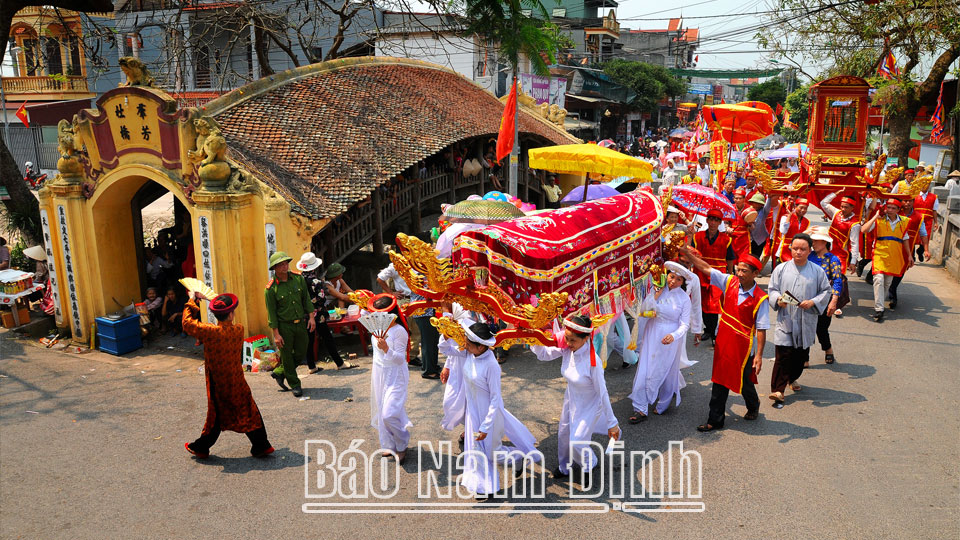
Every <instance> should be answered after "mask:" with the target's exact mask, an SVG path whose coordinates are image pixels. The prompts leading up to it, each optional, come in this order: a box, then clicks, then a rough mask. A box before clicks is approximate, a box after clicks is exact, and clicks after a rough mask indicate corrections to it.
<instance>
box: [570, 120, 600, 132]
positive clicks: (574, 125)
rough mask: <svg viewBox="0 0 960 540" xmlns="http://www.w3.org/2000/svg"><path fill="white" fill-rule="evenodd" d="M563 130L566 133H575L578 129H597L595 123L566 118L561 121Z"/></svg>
mask: <svg viewBox="0 0 960 540" xmlns="http://www.w3.org/2000/svg"><path fill="white" fill-rule="evenodd" d="M563 129H565V130H567V131H576V130H578V129H597V123H596V122H591V121H589V120H580V119H579V118H571V117H569V116H568V117H566V118H564V119H563Z"/></svg>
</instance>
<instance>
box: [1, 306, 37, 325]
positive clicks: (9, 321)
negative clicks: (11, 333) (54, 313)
mask: <svg viewBox="0 0 960 540" xmlns="http://www.w3.org/2000/svg"><path fill="white" fill-rule="evenodd" d="M19 310H20V311H18V312H17V315H18V316H19V317H20V324H27V323H28V322H30V310H28V309H27V308H25V307H21V308H19ZM0 317H2V318H3V327H4V328H13V327H14V324H13V313H12V312H10V311H8V310H3V312H2V315H0Z"/></svg>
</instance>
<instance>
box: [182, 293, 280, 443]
mask: <svg viewBox="0 0 960 540" xmlns="http://www.w3.org/2000/svg"><path fill="white" fill-rule="evenodd" d="M200 299H205V298H204V297H203V295H201V294H200V293H194V298H191V299H190V301H189V302H187V305H186V307H184V308H183V331H184V332H186V333H187V334H190V335H191V336H194V337H196V338H197V339H198V340H199V341H200V342H201V343H203V367H204V375H205V377H206V382H207V421H206V422H205V423H204V424H203V431H201V432H200V438H198V439H197V440H195V441H193V442H192V443H186V444H185V445H184V446H185V447H186V449H187V452H190V453H191V454H193V455H195V456H197V458H199V459H205V458H207V457H209V456H210V447H211V446H213V444H214V443H216V442H217V438H219V437H220V432H221V431H222V430H228V431H236V432H238V433H244V434H246V435H247V438H248V439H250V444H251V445H252V446H251V448H250V454H251V455H253V456H254V457H263V456H266V455H268V454H270V453H272V452H273V446H270V441H269V440H267V430H266V429H265V428H264V427H263V418H262V417H261V416H260V409H258V408H257V404H256V402H254V401H253V395H252V394H251V393H250V387H249V386H248V385H247V381H246V379H244V376H243V361H242V354H243V338H244V332H243V326H242V325H239V324H234V322H233V320H234V315H235V313H234V311H235V310H236V309H237V302H238V301H237V297H236V296H235V295H233V294H221V295H219V296H217V297H216V298H214V299H213V300H212V301H211V302H210V311H212V312H213V315H214V317H216V318H217V324H210V323H203V322H200V306H199V305H198V304H199V302H198V300H200Z"/></svg>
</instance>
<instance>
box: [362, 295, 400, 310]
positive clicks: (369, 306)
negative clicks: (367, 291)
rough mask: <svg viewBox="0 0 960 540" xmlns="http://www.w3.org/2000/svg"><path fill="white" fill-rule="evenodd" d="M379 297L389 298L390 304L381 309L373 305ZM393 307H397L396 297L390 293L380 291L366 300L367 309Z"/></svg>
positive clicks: (389, 308)
mask: <svg viewBox="0 0 960 540" xmlns="http://www.w3.org/2000/svg"><path fill="white" fill-rule="evenodd" d="M381 298H389V299H390V300H391V302H390V305H389V306H387V307H385V308H383V309H378V308H375V307H373V304H374V302H376V301H377V300H379V299H381ZM395 307H397V297H396V296H394V295H392V294H390V293H380V294H378V295H376V296H374V297H372V298H370V300H368V301H367V311H390V310H392V309H393V308H395Z"/></svg>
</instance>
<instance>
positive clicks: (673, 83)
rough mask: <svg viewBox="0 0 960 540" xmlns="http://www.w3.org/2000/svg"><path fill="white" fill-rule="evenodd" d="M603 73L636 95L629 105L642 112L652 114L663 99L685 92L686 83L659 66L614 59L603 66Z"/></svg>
mask: <svg viewBox="0 0 960 540" xmlns="http://www.w3.org/2000/svg"><path fill="white" fill-rule="evenodd" d="M603 72H604V73H606V74H607V75H609V76H610V78H611V79H613V80H614V82H616V83H618V84H621V85H623V86H626V87H627V88H629V89H631V90H633V91H634V93H636V97H635V98H634V99H633V102H632V103H631V105H633V107H635V108H636V109H638V110H640V111H643V112H653V111H656V110H657V106H658V104H659V103H660V100H662V99H663V98H665V97H673V96H680V95H683V94H685V93H686V92H687V83H685V82H684V81H682V80H681V79H679V78H677V77H675V76H674V75H672V74H671V73H670V72H669V71H667V69H666V68H665V67H663V66H660V65H654V64H647V63H644V62H632V61H629V60H622V59H619V58H618V59H614V60H610V61H609V62H606V63H605V64H603Z"/></svg>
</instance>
